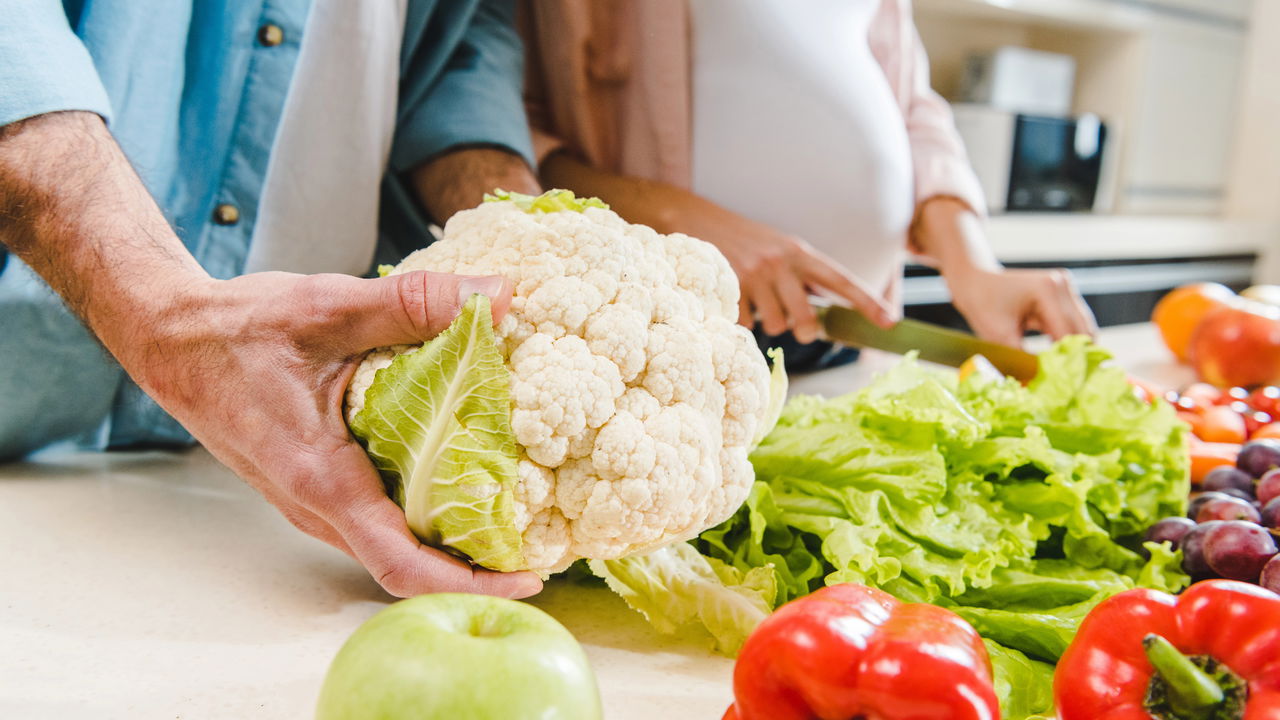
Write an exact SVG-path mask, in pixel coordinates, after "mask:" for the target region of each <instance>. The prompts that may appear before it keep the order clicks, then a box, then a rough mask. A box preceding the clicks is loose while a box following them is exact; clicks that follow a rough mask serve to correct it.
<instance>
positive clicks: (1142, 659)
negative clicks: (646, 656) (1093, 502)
mask: <svg viewBox="0 0 1280 720" xmlns="http://www.w3.org/2000/svg"><path fill="white" fill-rule="evenodd" d="M1053 695H1054V701H1055V702H1056V704H1057V708H1058V718H1059V720H1152V718H1155V719H1156V720H1236V719H1242V720H1280V595H1276V594H1275V593H1272V592H1269V591H1267V590H1264V589H1262V588H1260V587H1258V586H1256V585H1249V584H1247V583H1241V582H1235V581H1231V580H1206V581H1205V582H1201V583H1197V584H1195V585H1192V586H1191V588H1190V589H1189V590H1187V591H1186V592H1184V593H1183V594H1182V595H1180V596H1179V597H1176V598H1175V597H1173V596H1172V595H1167V594H1165V593H1161V592H1156V591H1154V590H1144V589H1138V590H1129V591H1128V592H1123V593H1120V594H1119V595H1115V596H1113V597H1111V598H1109V599H1107V600H1105V601H1103V602H1102V603H1101V604H1099V605H1098V606H1097V607H1096V608H1094V609H1093V612H1091V613H1089V615H1088V617H1086V618H1085V620H1084V622H1083V623H1081V625H1080V630H1079V632H1078V633H1076V637H1075V640H1074V641H1073V642H1072V643H1071V646H1070V647H1069V648H1067V652H1066V653H1064V654H1063V656H1062V659H1061V660H1060V661H1059V663H1058V669H1057V671H1056V672H1055V673H1054V678H1053Z"/></svg>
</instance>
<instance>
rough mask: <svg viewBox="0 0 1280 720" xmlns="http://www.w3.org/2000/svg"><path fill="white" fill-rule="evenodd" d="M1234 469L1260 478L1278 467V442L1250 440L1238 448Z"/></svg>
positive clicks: (1279, 462)
mask: <svg viewBox="0 0 1280 720" xmlns="http://www.w3.org/2000/svg"><path fill="white" fill-rule="evenodd" d="M1236 467H1238V468H1240V469H1241V470H1243V471H1245V472H1247V473H1249V474H1250V475H1252V476H1253V477H1262V474H1263V473H1265V472H1266V471H1268V470H1270V469H1272V468H1277V467H1280V442H1276V441H1275V440H1269V439H1263V440H1251V441H1249V442H1247V443H1245V444H1244V447H1242V448H1240V455H1239V457H1237V458H1236Z"/></svg>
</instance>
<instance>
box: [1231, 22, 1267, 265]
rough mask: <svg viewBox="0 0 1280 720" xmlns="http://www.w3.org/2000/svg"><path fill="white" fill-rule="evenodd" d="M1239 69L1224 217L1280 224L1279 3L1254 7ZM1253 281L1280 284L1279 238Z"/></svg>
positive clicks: (1264, 255)
mask: <svg viewBox="0 0 1280 720" xmlns="http://www.w3.org/2000/svg"><path fill="white" fill-rule="evenodd" d="M1242 65H1243V72H1242V78H1241V93H1240V110H1239V114H1238V115H1239V118H1240V120H1239V123H1238V124H1237V126H1236V132H1235V138H1234V140H1235V146H1234V151H1233V153H1232V158H1231V164H1230V181H1229V183H1228V185H1227V200H1226V213H1227V215H1228V216H1229V217H1232V218H1236V219H1242V220H1261V221H1271V222H1280V72H1278V71H1277V70H1278V69H1280V2H1277V1H1276V0H1259V1H1258V2H1255V3H1254V6H1253V14H1252V17H1251V18H1250V37H1249V41H1248V43H1247V44H1246V47H1245V51H1244V59H1243V63H1242ZM1258 279H1259V280H1260V281H1261V282H1269V283H1280V238H1272V239H1271V240H1270V242H1269V243H1268V247H1266V248H1265V249H1264V251H1263V253H1262V262H1260V263H1259V268H1258Z"/></svg>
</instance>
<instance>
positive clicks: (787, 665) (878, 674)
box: [724, 584, 1000, 720]
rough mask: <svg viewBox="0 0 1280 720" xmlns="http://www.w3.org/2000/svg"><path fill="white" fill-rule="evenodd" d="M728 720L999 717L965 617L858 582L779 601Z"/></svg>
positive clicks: (747, 650)
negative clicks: (782, 601)
mask: <svg viewBox="0 0 1280 720" xmlns="http://www.w3.org/2000/svg"><path fill="white" fill-rule="evenodd" d="M733 694H734V704H733V705H732V706H730V708H729V710H728V712H727V713H725V716H724V720H851V719H852V718H865V719H866V720H935V719H936V720H996V718H999V717H1000V706H999V703H998V702H997V701H996V695H995V690H994V689H993V688H992V684H991V662H990V660H989V659H988V658H987V650H986V648H985V647H984V646H983V644H982V638H980V637H978V633H977V632H976V631H974V629H973V628H972V627H970V626H969V624H968V623H966V622H965V621H964V620H963V619H961V618H960V616H958V615H956V614H955V613H953V612H951V611H950V610H946V609H943V608H940V607H937V606H934V605H924V604H914V603H902V602H899V601H898V600H897V599H896V598H894V597H893V596H892V595H889V594H888V593H884V592H881V591H879V590H875V589H872V588H868V587H863V586H861V585H854V584H845V585H833V586H831V587H827V588H823V589H821V590H819V591H817V592H815V593H813V594H812V595H809V596H808V597H804V598H801V599H799V600H794V601H792V602H790V603H787V604H786V605H784V606H783V607H781V608H779V609H778V611H777V612H775V613H774V614H773V615H771V616H770V617H769V618H767V619H766V620H765V621H764V622H762V623H760V626H759V627H757V628H756V630H755V632H753V633H752V634H751V637H749V638H747V642H746V644H745V645H744V646H743V648H742V653H741V654H740V655H739V656H738V664H737V665H736V666H735V667H734V670H733Z"/></svg>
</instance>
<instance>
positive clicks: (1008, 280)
mask: <svg viewBox="0 0 1280 720" xmlns="http://www.w3.org/2000/svg"><path fill="white" fill-rule="evenodd" d="M912 239H913V242H914V244H915V246H916V249H917V250H919V251H920V252H922V253H923V254H925V255H927V256H930V257H932V258H933V259H934V260H935V261H936V262H937V264H938V268H939V270H940V271H941V272H942V277H943V279H944V280H946V283H947V287H948V289H950V291H951V300H952V303H953V304H954V305H955V307H956V309H957V310H959V311H960V314H962V315H964V318H965V320H967V321H968V322H969V325H970V327H972V328H973V331H974V332H975V333H977V334H978V335H980V336H982V337H984V338H986V339H988V340H992V341H995V342H1000V343H1004V344H1006V345H1013V346H1015V347H1016V346H1018V345H1020V344H1021V343H1022V336H1023V335H1024V334H1026V332H1027V331H1029V330H1039V331H1041V332H1044V333H1046V334H1048V335H1050V336H1051V337H1053V338H1054V339H1055V340H1056V339H1058V338H1061V337H1063V336H1066V335H1075V334H1083V335H1093V334H1094V333H1095V332H1097V326H1096V324H1095V323H1094V319H1093V313H1092V312H1091V311H1090V310H1089V306H1088V305H1086V304H1085V302H1084V299H1083V298H1081V297H1080V293H1079V292H1077V291H1076V288H1075V284H1074V283H1073V282H1072V280H1071V275H1070V273H1068V272H1066V271H1065V270H1007V269H1005V268H1003V267H1001V265H1000V263H999V262H997V261H996V259H995V257H994V256H993V255H992V254H991V250H990V248H988V247H987V244H986V239H985V237H984V235H983V232H982V224H981V222H980V221H979V219H978V216H977V215H975V214H974V213H973V211H972V210H970V209H969V207H968V206H967V205H965V204H964V203H962V202H960V201H959V200H955V199H953V198H948V197H938V198H933V199H931V200H928V201H926V202H925V204H924V206H923V207H922V208H921V209H920V212H919V215H918V217H917V220H916V224H915V227H914V230H913V235H912Z"/></svg>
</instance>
